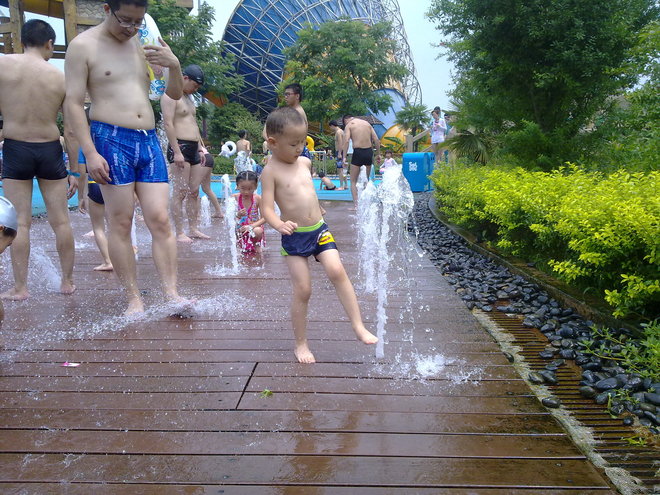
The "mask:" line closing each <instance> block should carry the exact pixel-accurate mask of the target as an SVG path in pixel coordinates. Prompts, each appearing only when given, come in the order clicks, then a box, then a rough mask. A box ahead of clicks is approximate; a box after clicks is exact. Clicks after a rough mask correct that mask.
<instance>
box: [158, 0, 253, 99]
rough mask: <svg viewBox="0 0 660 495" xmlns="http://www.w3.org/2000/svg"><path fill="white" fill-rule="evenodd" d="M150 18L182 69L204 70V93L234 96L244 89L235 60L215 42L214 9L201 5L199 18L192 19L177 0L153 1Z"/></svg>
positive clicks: (220, 44) (193, 16) (204, 3)
mask: <svg viewBox="0 0 660 495" xmlns="http://www.w3.org/2000/svg"><path fill="white" fill-rule="evenodd" d="M149 14H150V15H151V16H152V17H153V18H154V20H155V21H156V24H157V25H158V29H159V30H160V32H161V35H162V36H163V39H164V40H165V41H166V42H167V44H168V45H170V47H171V48H172V51H173V52H174V54H175V55H176V56H177V57H178V58H179V61H180V62H181V67H182V68H184V67H185V66H186V65H189V64H197V65H199V66H200V67H201V68H202V69H203V70H204V74H205V76H206V81H205V83H204V89H206V90H209V91H213V92H215V93H217V94H231V93H235V92H236V91H238V90H239V89H240V88H241V86H242V84H243V79H242V77H241V76H239V75H238V74H236V72H235V70H234V63H235V58H234V56H233V55H232V54H231V53H228V52H226V51H225V50H224V48H223V46H222V42H220V41H214V40H213V23H214V21H215V10H214V9H213V7H211V6H210V5H209V4H208V3H206V2H202V3H200V5H199V9H198V12H197V15H190V14H189V13H188V10H187V9H185V8H183V7H177V5H176V2H175V0H151V1H150V2H149Z"/></svg>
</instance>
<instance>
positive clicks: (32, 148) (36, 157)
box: [2, 139, 67, 180]
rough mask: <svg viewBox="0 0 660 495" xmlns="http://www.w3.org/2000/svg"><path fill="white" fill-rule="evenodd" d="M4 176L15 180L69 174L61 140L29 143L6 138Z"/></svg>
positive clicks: (48, 177) (53, 177)
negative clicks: (65, 164)
mask: <svg viewBox="0 0 660 495" xmlns="http://www.w3.org/2000/svg"><path fill="white" fill-rule="evenodd" d="M2 151H3V164H2V178H3V179H15V180H32V179H33V178H35V177H37V178H38V179H46V180H59V179H64V178H65V177H66V176H67V171H66V167H65V166H64V159H63V157H62V153H63V151H62V145H61V144H60V140H59V139H58V140H56V141H49V142H47V143H27V142H25V141H16V140H14V139H5V144H4V146H3V149H2Z"/></svg>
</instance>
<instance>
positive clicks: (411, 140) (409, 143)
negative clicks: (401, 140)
mask: <svg viewBox="0 0 660 495" xmlns="http://www.w3.org/2000/svg"><path fill="white" fill-rule="evenodd" d="M430 132H431V131H430V130H429V129H426V130H425V131H422V132H420V133H419V134H417V135H416V136H411V135H410V134H406V136H405V137H406V153H412V151H413V147H414V144H415V143H416V142H417V141H419V140H420V139H422V138H424V137H426V136H428V135H429V134H430ZM431 148H432V146H428V147H426V148H424V149H423V150H422V151H429V150H430V149H431Z"/></svg>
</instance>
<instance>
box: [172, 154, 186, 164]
mask: <svg viewBox="0 0 660 495" xmlns="http://www.w3.org/2000/svg"><path fill="white" fill-rule="evenodd" d="M185 163H186V159H185V158H183V153H181V150H179V151H175V152H174V165H176V166H177V167H179V168H183V167H184V166H185Z"/></svg>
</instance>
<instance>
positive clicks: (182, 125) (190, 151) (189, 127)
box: [160, 65, 210, 243]
mask: <svg viewBox="0 0 660 495" xmlns="http://www.w3.org/2000/svg"><path fill="white" fill-rule="evenodd" d="M202 84H204V72H203V71H202V69H201V67H200V66H199V65H189V66H188V67H186V68H185V69H184V70H183V94H184V97H183V98H181V99H179V100H173V99H172V98H170V97H169V96H167V94H163V96H162V97H161V99H160V108H161V110H162V111H163V122H164V123H165V133H166V134H167V139H168V141H169V143H170V144H169V146H168V148H167V161H168V162H169V163H170V173H171V174H172V183H173V186H174V187H173V189H174V190H173V191H172V205H171V209H170V212H171V213H172V219H173V220H174V229H175V230H176V240H177V241H179V242H186V243H190V242H192V239H191V238H197V239H210V237H209V236H207V235H206V234H204V233H202V232H200V230H199V202H198V199H199V186H200V184H201V183H202V178H203V176H204V170H203V168H202V167H203V165H204V160H205V157H204V151H203V148H204V146H203V145H202V138H201V135H200V133H199V126H198V125H197V118H196V117H195V114H196V110H195V102H194V101H193V100H192V97H191V96H190V95H192V94H193V93H194V92H196V91H197V90H198V89H199V88H200V86H202ZM184 199H185V201H186V213H188V228H189V229H190V236H187V235H186V234H185V232H184V230H183V200H184Z"/></svg>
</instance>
